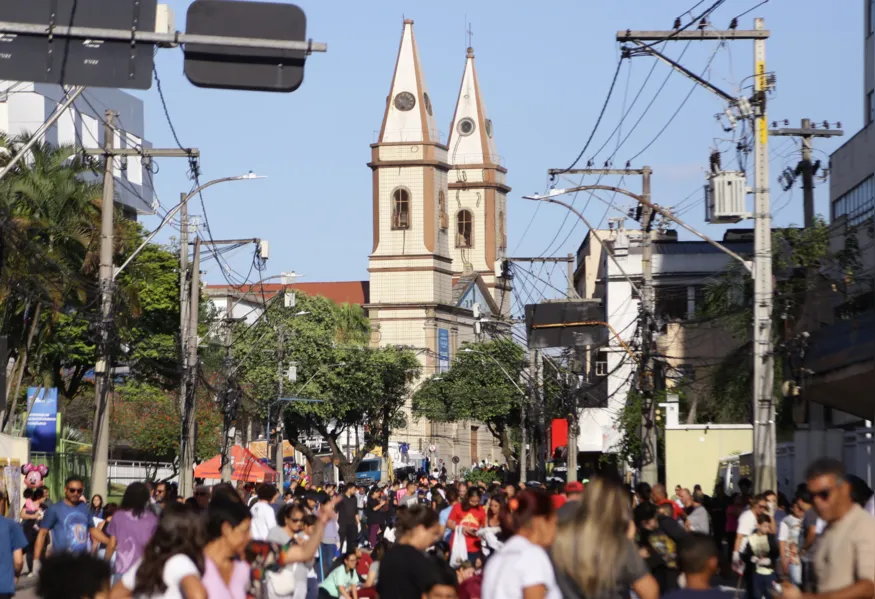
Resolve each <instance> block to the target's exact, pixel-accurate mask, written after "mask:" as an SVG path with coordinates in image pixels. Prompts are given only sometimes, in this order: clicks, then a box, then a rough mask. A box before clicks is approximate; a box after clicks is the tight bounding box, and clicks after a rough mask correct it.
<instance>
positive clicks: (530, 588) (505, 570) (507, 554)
mask: <svg viewBox="0 0 875 599" xmlns="http://www.w3.org/2000/svg"><path fill="white" fill-rule="evenodd" d="M500 520H501V529H502V534H504V535H505V536H506V537H507V539H508V540H507V542H505V544H504V547H502V548H501V550H500V551H498V552H497V553H496V554H495V555H493V556H492V557H491V558H490V559H489V561H488V562H487V564H486V568H485V570H484V571H483V589H482V594H481V597H482V598H483V599H504V598H507V599H514V598H518V599H559V598H560V597H561V594H560V592H559V587H558V586H557V584H556V576H555V575H554V573H553V566H552V565H551V564H550V556H549V554H548V553H547V548H548V547H550V545H551V544H552V543H553V539H554V538H555V537H556V509H555V508H554V507H553V500H552V499H551V498H550V496H549V495H548V494H547V493H545V492H544V491H540V490H530V489H526V490H525V491H521V492H520V493H519V494H518V495H517V496H516V497H513V498H511V499H509V500H508V501H507V504H506V505H505V506H504V507H503V509H502V510H501V513H500Z"/></svg>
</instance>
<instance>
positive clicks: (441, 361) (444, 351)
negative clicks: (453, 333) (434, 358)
mask: <svg viewBox="0 0 875 599" xmlns="http://www.w3.org/2000/svg"><path fill="white" fill-rule="evenodd" d="M449 369H450V332H449V331H448V330H447V329H438V372H446V371H448V370H449Z"/></svg>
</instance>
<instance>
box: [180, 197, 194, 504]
mask: <svg viewBox="0 0 875 599" xmlns="http://www.w3.org/2000/svg"><path fill="white" fill-rule="evenodd" d="M185 195H186V194H185V193H180V194H179V201H180V202H181V203H182V206H181V207H180V209H179V359H180V362H181V363H182V376H181V377H180V383H179V413H180V415H181V418H180V421H181V422H182V428H181V430H180V443H179V447H180V449H181V451H180V454H179V494H180V495H181V496H182V497H191V495H192V494H193V492H194V472H189V471H188V469H187V468H186V467H185V463H186V459H185V458H186V456H185V454H186V452H187V441H188V439H187V435H186V434H185V432H186V422H185V420H186V413H187V411H186V409H187V406H188V321H189V306H190V303H189V300H190V297H189V295H190V294H189V289H188V202H186V201H185Z"/></svg>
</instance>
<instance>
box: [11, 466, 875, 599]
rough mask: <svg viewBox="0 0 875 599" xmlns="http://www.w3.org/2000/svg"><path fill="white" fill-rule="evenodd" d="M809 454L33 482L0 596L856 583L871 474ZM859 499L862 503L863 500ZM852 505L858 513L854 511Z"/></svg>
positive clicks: (436, 593)
mask: <svg viewBox="0 0 875 599" xmlns="http://www.w3.org/2000/svg"><path fill="white" fill-rule="evenodd" d="M860 483H862V481H859V480H858V479H855V478H854V477H850V476H847V475H846V474H845V472H844V470H843V469H842V466H841V464H840V463H838V462H835V461H833V460H818V461H817V462H815V463H814V464H813V465H812V466H811V468H810V469H809V472H808V475H807V482H806V483H805V484H803V485H800V487H799V488H798V489H797V490H796V493H795V496H794V498H793V500H792V502H791V501H788V500H786V499H785V498H784V497H783V496H782V495H779V494H776V493H774V492H768V491H767V492H766V493H762V494H752V493H751V488H750V484H749V481H746V480H742V481H740V483H739V485H738V493H737V494H734V495H731V496H730V495H727V494H726V493H725V492H724V486H723V485H722V484H718V486H717V488H716V490H715V492H714V493H713V495H712V496H708V495H706V494H705V493H704V492H703V490H702V489H701V488H700V487H699V486H696V487H695V488H694V489H693V490H692V491H689V490H687V489H684V488H680V487H678V488H676V489H675V493H674V496H672V497H669V496H668V493H667V490H666V488H665V487H664V486H663V485H659V484H657V485H653V486H652V487H651V486H650V485H647V484H644V483H642V484H639V485H637V486H636V487H635V488H634V489H632V488H630V487H629V486H627V485H625V484H622V483H621V482H620V481H616V480H614V479H611V478H594V479H593V480H591V481H585V482H576V481H572V482H570V483H568V484H566V485H564V487H562V488H556V489H551V490H548V489H546V488H545V486H544V485H542V484H537V483H530V484H528V485H522V486H521V485H516V484H501V483H497V482H496V483H492V484H488V485H487V484H484V483H479V484H468V483H467V482H465V481H447V480H446V479H445V477H442V476H437V477H436V476H430V477H429V476H422V477H420V478H419V479H418V480H416V479H414V480H409V481H404V482H403V483H402V481H395V482H393V483H392V484H391V485H388V486H386V485H372V486H370V487H364V486H360V485H355V484H351V485H346V486H343V485H341V486H336V485H326V486H325V487H324V488H318V489H317V488H312V487H310V486H308V485H307V484H306V483H305V482H303V481H296V482H295V483H294V484H293V486H292V488H290V489H289V490H288V491H286V492H285V493H282V494H281V493H280V492H279V490H278V489H277V488H276V487H275V486H273V485H269V484H264V485H260V486H258V487H257V488H255V487H253V486H252V485H246V486H243V487H240V488H238V487H237V486H234V485H231V484H227V483H222V484H218V485H215V486H213V487H206V486H200V487H198V488H197V489H196V491H195V493H194V495H193V496H192V497H190V498H187V499H185V500H184V501H183V500H182V499H181V498H177V497H176V496H175V488H174V487H173V486H172V485H170V484H167V483H160V484H158V485H155V486H152V485H151V484H148V483H134V484H132V485H130V486H129V487H128V488H127V489H126V491H125V493H124V497H123V498H122V500H121V502H120V504H119V505H117V506H116V505H114V504H112V503H109V504H106V505H104V503H103V500H102V498H100V497H92V498H91V501H86V500H85V497H84V493H85V485H84V484H83V481H82V480H81V479H80V478H78V477H75V476H72V477H70V478H68V479H67V480H66V483H65V486H64V498H63V501H60V502H57V503H53V504H51V505H47V503H46V501H45V496H44V494H41V493H40V490H37V491H35V492H33V493H31V494H29V496H28V497H27V498H26V501H25V505H24V507H23V508H22V510H21V514H20V522H18V523H16V522H13V521H12V520H10V519H3V526H0V599H2V598H3V597H11V596H13V594H14V592H15V582H16V579H17V577H18V576H19V575H22V572H23V571H24V568H25V566H27V575H34V574H36V575H37V576H38V580H37V587H36V588H37V592H38V594H39V596H40V597H42V598H43V599H60V598H62V597H63V598H71V597H73V598H76V599H107V598H108V599H121V598H127V597H136V598H150V599H154V598H168V599H176V598H185V599H202V598H229V599H249V598H258V599H262V598H265V599H329V598H331V599H341V598H342V599H359V598H368V597H378V598H380V599H457V598H459V599H504V598H510V599H513V598H519V599H559V598H564V599H625V598H628V597H632V596H635V597H636V598H637V599H657V598H659V597H662V596H666V597H669V598H670V599H716V597H717V595H724V594H726V593H727V592H728V591H726V587H727V586H728V587H729V588H730V589H731V590H732V591H734V592H735V593H736V594H739V593H741V592H742V591H743V592H744V594H745V595H746V596H747V597H749V598H751V599H762V598H765V597H775V596H777V595H779V594H780V595H783V596H784V597H785V598H786V599H801V598H802V597H805V599H872V597H873V596H875V517H873V515H872V514H871V509H872V507H871V506H872V492H871V490H870V489H868V487H866V486H865V484H863V485H862V486H861V484H860ZM863 506H866V507H865V508H864V507H863ZM867 510H868V511H869V512H870V513H867Z"/></svg>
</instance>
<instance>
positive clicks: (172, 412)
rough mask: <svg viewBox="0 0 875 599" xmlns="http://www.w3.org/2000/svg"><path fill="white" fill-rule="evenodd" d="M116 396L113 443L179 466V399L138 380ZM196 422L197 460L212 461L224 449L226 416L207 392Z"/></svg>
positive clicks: (130, 381)
mask: <svg viewBox="0 0 875 599" xmlns="http://www.w3.org/2000/svg"><path fill="white" fill-rule="evenodd" d="M115 392H116V396H115V398H114V399H113V409H112V426H111V428H110V432H111V434H112V438H113V442H114V443H125V444H129V445H130V447H131V448H132V449H135V450H137V451H140V452H142V453H145V454H148V455H150V456H152V457H153V458H155V459H159V460H165V461H170V462H175V458H176V455H177V453H178V451H179V435H180V431H181V430H182V417H181V415H180V413H179V401H178V399H177V395H176V394H175V393H171V392H168V391H167V390H165V389H162V388H161V387H160V386H158V385H155V384H153V383H150V382H145V381H142V380H137V379H136V378H130V379H128V380H127V381H125V382H124V383H122V384H120V385H118V386H116V388H115ZM195 419H196V421H197V430H198V438H197V457H198V458H200V459H208V458H211V457H213V456H214V455H216V453H218V451H219V449H220V444H221V436H222V416H221V413H220V412H219V411H218V410H217V409H216V406H215V402H214V400H213V398H212V395H211V394H210V393H209V391H208V390H206V389H201V390H199V392H198V397H197V401H196V406H195Z"/></svg>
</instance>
